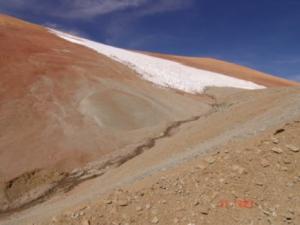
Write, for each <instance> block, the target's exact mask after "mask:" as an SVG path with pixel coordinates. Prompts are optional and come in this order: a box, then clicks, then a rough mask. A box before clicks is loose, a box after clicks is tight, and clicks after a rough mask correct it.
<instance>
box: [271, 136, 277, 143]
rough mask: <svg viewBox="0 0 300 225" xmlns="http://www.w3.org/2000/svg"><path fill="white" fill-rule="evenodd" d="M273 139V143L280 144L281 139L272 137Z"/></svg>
mask: <svg viewBox="0 0 300 225" xmlns="http://www.w3.org/2000/svg"><path fill="white" fill-rule="evenodd" d="M271 141H272V142H273V144H279V140H278V139H277V138H275V137H273V138H271Z"/></svg>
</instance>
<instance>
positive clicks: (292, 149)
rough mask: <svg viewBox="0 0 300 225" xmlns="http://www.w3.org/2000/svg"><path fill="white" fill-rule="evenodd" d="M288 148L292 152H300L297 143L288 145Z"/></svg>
mask: <svg viewBox="0 0 300 225" xmlns="http://www.w3.org/2000/svg"><path fill="white" fill-rule="evenodd" d="M286 147H287V149H288V150H290V151H292V152H299V151H300V148H299V147H297V146H295V145H286Z"/></svg>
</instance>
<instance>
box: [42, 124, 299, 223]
mask: <svg viewBox="0 0 300 225" xmlns="http://www.w3.org/2000/svg"><path fill="white" fill-rule="evenodd" d="M299 135H300V121H293V122H291V123H288V124H286V125H285V126H282V127H278V128H277V129H273V130H271V131H267V132H265V133H264V134H263V135H261V136H260V137H259V138H258V137H252V138H249V139H247V140H245V141H244V142H239V141H231V142H230V143H228V144H227V145H225V146H223V147H222V148H220V149H218V150H217V151H216V152H214V153H211V154H209V155H206V156H202V157H199V158H197V159H194V160H192V161H190V162H187V163H185V164H183V165H182V166H179V167H177V168H176V169H173V170H167V171H164V172H161V173H160V174H158V175H156V176H153V177H149V178H146V179H145V180H142V181H139V182H137V183H136V184H134V185H133V186H130V187H127V188H124V189H118V190H116V191H114V192H113V193H111V194H109V195H106V196H105V197H102V198H100V199H98V200H97V201H95V202H96V203H95V204H90V205H88V204H86V205H81V206H79V207H77V208H76V209H75V210H71V211H66V212H63V213H62V214H61V215H60V216H57V217H53V218H52V219H51V220H50V221H47V222H45V223H43V225H44V224H45V225H46V224H52V225H62V224H72V225H100V224H101V225H102V224H104V225H105V224H107V225H109V224H111V225H123V224H124V225H126V224H185V225H193V224H195V225H197V224H249V225H252V224H253V225H254V224H255V225H257V224H258V225H259V224H261V225H265V224H295V225H296V224H300V194H299V190H300V138H299Z"/></svg>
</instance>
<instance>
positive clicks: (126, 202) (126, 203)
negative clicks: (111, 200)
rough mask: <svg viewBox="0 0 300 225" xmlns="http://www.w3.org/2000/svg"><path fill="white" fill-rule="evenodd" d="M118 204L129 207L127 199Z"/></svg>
mask: <svg viewBox="0 0 300 225" xmlns="http://www.w3.org/2000/svg"><path fill="white" fill-rule="evenodd" d="M117 204H118V205H119V206H122V207H125V206H128V201H127V200H125V199H123V200H119V201H118V202H117Z"/></svg>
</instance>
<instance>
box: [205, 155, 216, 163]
mask: <svg viewBox="0 0 300 225" xmlns="http://www.w3.org/2000/svg"><path fill="white" fill-rule="evenodd" d="M205 161H206V162H207V163H209V164H214V163H215V162H216V159H215V158H214V157H212V156H210V157H207V158H206V159H205Z"/></svg>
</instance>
